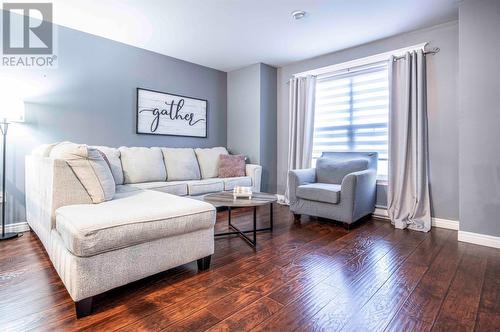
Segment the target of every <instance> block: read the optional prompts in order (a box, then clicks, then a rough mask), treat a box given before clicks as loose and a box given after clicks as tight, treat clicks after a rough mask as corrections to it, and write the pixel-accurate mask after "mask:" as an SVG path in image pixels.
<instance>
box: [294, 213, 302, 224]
mask: <svg viewBox="0 0 500 332" xmlns="http://www.w3.org/2000/svg"><path fill="white" fill-rule="evenodd" d="M293 221H297V222H298V221H300V214H297V213H294V214H293Z"/></svg>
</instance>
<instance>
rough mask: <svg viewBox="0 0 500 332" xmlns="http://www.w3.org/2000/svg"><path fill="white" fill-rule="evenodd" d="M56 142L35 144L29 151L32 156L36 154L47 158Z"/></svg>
mask: <svg viewBox="0 0 500 332" xmlns="http://www.w3.org/2000/svg"><path fill="white" fill-rule="evenodd" d="M57 144H58V143H51V144H42V145H39V146H37V147H36V148H34V149H33V151H31V155H32V156H38V157H43V158H47V157H49V156H50V152H51V151H52V149H53V148H54V146H56V145H57Z"/></svg>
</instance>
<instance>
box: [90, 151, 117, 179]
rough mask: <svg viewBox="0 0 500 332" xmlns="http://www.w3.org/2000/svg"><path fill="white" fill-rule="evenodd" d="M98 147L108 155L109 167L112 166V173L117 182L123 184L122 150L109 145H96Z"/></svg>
mask: <svg viewBox="0 0 500 332" xmlns="http://www.w3.org/2000/svg"><path fill="white" fill-rule="evenodd" d="M94 147H95V148H96V149H98V150H99V151H101V152H102V153H104V154H105V155H106V158H108V161H109V167H110V168H111V173H112V174H113V178H114V179H115V183H116V184H123V169H122V162H121V160H120V151H119V150H118V149H117V148H110V147H107V146H94Z"/></svg>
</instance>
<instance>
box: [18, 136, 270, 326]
mask: <svg viewBox="0 0 500 332" xmlns="http://www.w3.org/2000/svg"><path fill="white" fill-rule="evenodd" d="M54 149H55V148H54V145H45V146H41V147H39V148H37V149H35V151H33V153H32V154H31V155H29V156H27V157H26V210H27V211H26V213H27V220H28V223H29V225H30V227H31V229H32V230H33V231H34V232H35V233H36V234H37V236H38V237H39V239H40V241H41V242H42V244H43V246H44V247H45V249H46V251H47V253H48V255H49V257H50V259H51V261H52V263H53V265H54V267H55V269H56V271H57V273H58V274H59V276H60V278H61V280H62V281H63V283H64V285H65V286H66V288H67V290H68V292H69V294H70V296H71V298H72V299H73V300H74V301H75V306H76V313H77V317H82V316H85V315H88V314H89V313H90V312H91V310H92V297H93V296H95V295H97V294H100V293H103V292H105V291H108V290H110V289H112V288H115V287H119V286H122V285H125V284H127V283H130V282H133V281H135V280H139V279H142V278H144V277H147V276H150V275H153V274H156V273H158V272H161V271H165V270H167V269H170V268H173V267H176V266H179V265H182V264H186V263H189V262H192V261H197V262H198V268H199V269H200V270H203V269H207V268H208V267H209V264H210V256H211V255H212V254H213V252H214V240H213V234H214V224H215V218H216V210H215V208H214V206H212V205H211V204H208V203H206V202H204V201H203V200H200V199H193V198H199V197H200V196H201V195H204V194H207V193H211V192H218V191H223V190H231V189H233V188H234V186H236V185H244V186H252V187H253V190H254V191H260V179H261V172H262V168H261V167H260V166H259V165H250V164H247V165H246V176H243V177H237V178H219V177H218V160H219V156H220V154H227V153H228V152H227V150H226V149H225V148H223V147H218V148H211V149H190V148H187V149H183V148H179V149H177V148H145V147H121V148H110V147H102V146H101V147H96V149H98V151H100V153H101V154H102V155H103V158H104V159H106V163H107V164H108V166H109V169H110V171H111V174H112V180H111V181H112V182H113V183H114V186H115V188H113V189H114V190H113V197H112V199H109V198H107V200H106V201H104V202H102V203H99V204H95V200H93V199H94V197H92V195H91V194H92V193H91V192H90V191H89V190H88V188H87V187H85V185H84V183H82V181H81V179H80V178H79V177H78V176H77V174H78V172H77V171H78V169H76V168H74V167H73V168H72V167H70V163H69V161H68V160H64V159H59V158H56V157H54V155H53V150H54ZM90 150H92V151H95V148H89V151H90ZM83 160H85V158H83ZM101 161H102V160H101ZM110 176H111V175H110Z"/></svg>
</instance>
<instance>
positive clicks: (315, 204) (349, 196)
mask: <svg viewBox="0 0 500 332" xmlns="http://www.w3.org/2000/svg"><path fill="white" fill-rule="evenodd" d="M377 160H378V154H377V153H376V152H323V154H322V156H321V158H319V159H318V161H317V163H316V168H309V169H298V170H292V171H289V172H288V181H289V182H288V186H289V199H290V210H291V211H292V212H293V214H294V215H295V218H296V219H299V218H300V215H301V214H305V215H310V216H316V217H323V218H328V219H333V220H338V221H341V222H343V223H346V224H347V225H350V224H351V223H353V222H355V221H357V220H359V219H360V218H362V217H364V216H366V215H368V214H370V213H373V211H374V210H375V200H376V180H377Z"/></svg>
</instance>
